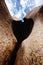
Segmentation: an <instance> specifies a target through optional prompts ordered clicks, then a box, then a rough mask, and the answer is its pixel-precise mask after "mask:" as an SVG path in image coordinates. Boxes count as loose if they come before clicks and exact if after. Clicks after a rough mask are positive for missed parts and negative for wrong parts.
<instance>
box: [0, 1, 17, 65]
mask: <svg viewBox="0 0 43 65" xmlns="http://www.w3.org/2000/svg"><path fill="white" fill-rule="evenodd" d="M12 20H13V19H12V17H11V15H10V13H9V11H8V9H7V6H6V4H5V1H4V0H0V65H8V63H9V60H10V55H11V53H12V52H13V49H14V48H15V45H16V44H17V39H16V37H15V36H14V34H13V31H12V28H11V22H12Z"/></svg>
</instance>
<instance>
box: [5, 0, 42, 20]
mask: <svg viewBox="0 0 43 65" xmlns="http://www.w3.org/2000/svg"><path fill="white" fill-rule="evenodd" d="M5 2H6V4H7V7H8V9H9V11H10V14H11V15H12V16H16V17H17V18H19V19H23V17H24V16H25V15H26V14H27V13H28V12H30V11H31V10H32V9H33V8H35V7H37V6H40V5H42V4H43V0H5Z"/></svg>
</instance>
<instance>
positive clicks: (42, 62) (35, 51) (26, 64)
mask: <svg viewBox="0 0 43 65" xmlns="http://www.w3.org/2000/svg"><path fill="white" fill-rule="evenodd" d="M25 18H26V19H29V18H31V19H33V22H34V25H33V28H32V31H31V34H30V35H29V36H28V37H27V38H26V39H25V40H24V41H23V42H22V44H21V47H20V48H19V50H18V52H17V56H16V60H15V63H14V65H43V6H40V7H37V8H35V9H33V10H32V11H31V12H30V13H29V14H27V15H26V17H25ZM28 22H29V21H28ZM30 22H31V21H30Z"/></svg>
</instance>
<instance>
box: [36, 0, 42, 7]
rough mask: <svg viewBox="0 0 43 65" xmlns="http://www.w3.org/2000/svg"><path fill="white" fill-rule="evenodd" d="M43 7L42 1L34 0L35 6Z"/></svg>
mask: <svg viewBox="0 0 43 65" xmlns="http://www.w3.org/2000/svg"><path fill="white" fill-rule="evenodd" d="M40 5H43V0H35V6H40Z"/></svg>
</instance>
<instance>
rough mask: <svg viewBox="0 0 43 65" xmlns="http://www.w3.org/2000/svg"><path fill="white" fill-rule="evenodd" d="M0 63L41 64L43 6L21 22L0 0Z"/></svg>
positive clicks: (2, 64)
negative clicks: (12, 15)
mask: <svg viewBox="0 0 43 65" xmlns="http://www.w3.org/2000/svg"><path fill="white" fill-rule="evenodd" d="M0 65H43V6H39V7H36V8H35V9H33V10H32V11H31V12H30V13H29V14H27V15H26V17H25V18H24V22H23V23H22V21H21V20H19V19H16V18H14V17H13V18H12V17H11V15H10V13H9V11H8V9H7V6H6V4H5V0H0Z"/></svg>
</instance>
